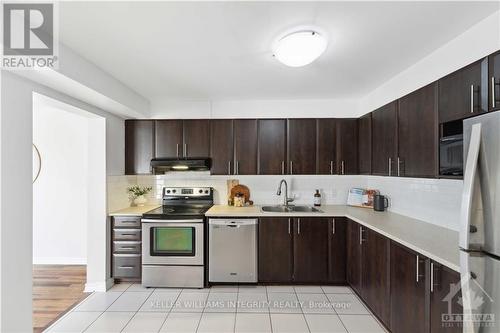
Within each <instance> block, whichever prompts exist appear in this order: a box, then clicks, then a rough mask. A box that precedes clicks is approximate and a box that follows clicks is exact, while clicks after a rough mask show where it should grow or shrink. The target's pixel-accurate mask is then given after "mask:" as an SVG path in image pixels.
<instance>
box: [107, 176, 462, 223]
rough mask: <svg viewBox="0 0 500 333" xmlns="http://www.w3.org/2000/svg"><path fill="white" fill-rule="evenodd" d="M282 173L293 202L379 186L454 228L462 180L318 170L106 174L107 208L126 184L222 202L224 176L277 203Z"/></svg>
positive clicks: (411, 210) (411, 209) (114, 205)
mask: <svg viewBox="0 0 500 333" xmlns="http://www.w3.org/2000/svg"><path fill="white" fill-rule="evenodd" d="M283 178H284V179H286V180H287V182H288V186H289V189H288V191H289V195H291V196H295V203H300V204H312V202H313V195H314V192H315V190H316V189H320V191H321V194H322V203H323V204H330V205H335V204H346V202H347V193H348V191H349V189H350V188H352V187H363V188H372V189H378V190H380V192H381V193H382V194H385V195H387V196H388V197H389V202H390V205H389V210H390V211H392V212H395V213H398V214H402V215H406V216H410V217H413V218H416V219H419V220H422V221H425V222H428V223H432V224H436V225H440V226H443V227H445V228H449V229H453V230H458V227H459V224H458V223H459V214H460V200H461V193H462V181H461V180H446V179H420V178H396V177H377V176H335V175H334V176H322V175H294V176H291V175H285V176H282V175H269V176H264V175H259V176H234V175H233V176H212V175H210V174H209V173H208V172H178V173H170V174H168V175H157V176H146V175H145V176H108V211H110V212H111V211H114V210H118V209H121V208H125V207H128V206H130V204H131V201H130V199H129V197H128V194H127V193H126V188H127V187H129V186H131V185H135V184H137V185H140V186H151V187H153V190H152V191H151V193H150V194H148V196H147V197H148V201H149V203H161V194H162V193H161V191H162V188H163V187H165V186H187V187H189V186H210V187H213V188H214V195H215V198H214V200H215V203H216V204H226V202H227V185H226V184H227V180H228V179H238V180H239V182H240V184H245V185H247V186H248V187H249V188H250V196H251V200H253V201H254V203H255V204H257V205H261V204H279V203H282V202H283V201H282V200H283V199H282V197H279V196H277V195H276V191H277V188H278V184H279V182H280V180H281V179H283Z"/></svg>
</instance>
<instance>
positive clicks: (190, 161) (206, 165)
mask: <svg viewBox="0 0 500 333" xmlns="http://www.w3.org/2000/svg"><path fill="white" fill-rule="evenodd" d="M151 168H152V169H153V174H160V175H161V174H164V173H166V172H170V171H208V170H210V159H209V158H208V157H206V158H201V157H200V158H186V159H178V158H153V159H152V160H151Z"/></svg>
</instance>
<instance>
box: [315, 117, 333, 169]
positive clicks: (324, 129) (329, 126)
mask: <svg viewBox="0 0 500 333" xmlns="http://www.w3.org/2000/svg"><path fill="white" fill-rule="evenodd" d="M317 127H318V142H317V153H316V154H317V168H318V172H317V173H318V174H321V175H333V174H336V173H337V165H336V163H337V120H336V119H317Z"/></svg>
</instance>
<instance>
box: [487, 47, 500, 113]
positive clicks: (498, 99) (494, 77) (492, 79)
mask: <svg viewBox="0 0 500 333" xmlns="http://www.w3.org/2000/svg"><path fill="white" fill-rule="evenodd" d="M488 66H489V75H488V77H489V80H488V84H489V89H488V92H489V100H490V102H489V106H490V110H500V51H499V52H496V53H494V54H492V55H491V56H490V57H489V60H488Z"/></svg>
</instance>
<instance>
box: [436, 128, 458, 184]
mask: <svg viewBox="0 0 500 333" xmlns="http://www.w3.org/2000/svg"><path fill="white" fill-rule="evenodd" d="M463 164H464V137H463V135H462V134H457V135H452V136H446V137H443V138H441V139H440V140H439V174H440V175H441V176H463V174H464V166H463Z"/></svg>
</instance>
